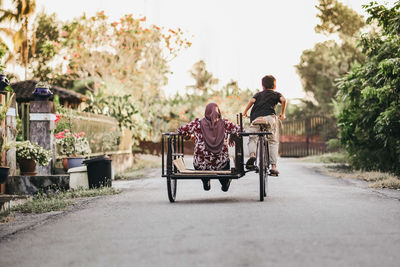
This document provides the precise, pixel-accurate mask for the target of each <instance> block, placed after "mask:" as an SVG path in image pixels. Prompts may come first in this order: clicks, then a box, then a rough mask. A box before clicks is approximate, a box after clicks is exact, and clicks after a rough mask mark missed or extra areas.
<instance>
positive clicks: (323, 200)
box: [0, 159, 400, 267]
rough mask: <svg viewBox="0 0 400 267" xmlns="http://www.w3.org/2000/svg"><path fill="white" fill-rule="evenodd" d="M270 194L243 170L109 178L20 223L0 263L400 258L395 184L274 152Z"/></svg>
mask: <svg viewBox="0 0 400 267" xmlns="http://www.w3.org/2000/svg"><path fill="white" fill-rule="evenodd" d="M279 167H280V168H279V169H280V171H281V175H280V177H279V178H275V177H273V178H271V179H270V183H269V197H268V198H267V199H266V201H265V202H259V201H258V198H259V196H258V177H257V175H256V174H248V175H246V176H245V177H243V178H241V179H239V180H238V181H233V182H232V184H231V188H230V189H229V191H228V192H226V193H225V192H222V191H221V190H220V185H219V182H218V181H213V182H212V184H211V187H212V188H211V191H209V192H206V191H203V189H202V185H201V182H200V181H178V192H177V202H176V203H173V204H171V203H169V201H168V197H167V191H166V183H165V180H164V179H162V178H160V177H159V176H158V175H159V174H158V172H155V173H154V172H153V173H150V174H151V176H152V177H153V178H150V179H141V180H134V181H127V182H114V186H116V187H120V188H125V189H124V192H123V193H121V194H119V195H116V196H108V197H104V198H100V199H97V200H95V201H92V202H90V203H88V204H86V205H85V206H84V207H81V208H79V209H76V210H73V211H71V212H66V213H64V214H62V215H59V216H55V217H54V218H51V219H48V220H46V221H45V223H41V224H39V225H36V226H34V227H31V229H27V230H25V231H20V232H18V233H17V234H15V235H12V236H10V237H9V238H8V239H3V240H2V241H1V244H0V266H1V267H6V266H7V267H8V266H324V267H326V266H400V201H399V199H400V192H399V191H397V192H396V191H391V192H390V193H387V191H384V190H373V189H369V188H367V187H366V185H365V184H364V183H354V182H351V181H348V180H343V179H336V178H331V177H328V176H325V175H322V174H319V173H318V172H316V171H315V170H314V169H313V168H312V165H310V164H304V163H300V162H298V161H296V160H291V159H281V161H280V166H279Z"/></svg>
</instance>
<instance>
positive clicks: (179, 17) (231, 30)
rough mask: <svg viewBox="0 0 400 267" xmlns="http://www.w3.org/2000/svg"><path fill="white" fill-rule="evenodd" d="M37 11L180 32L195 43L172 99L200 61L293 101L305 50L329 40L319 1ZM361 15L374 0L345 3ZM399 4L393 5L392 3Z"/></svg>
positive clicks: (95, 4)
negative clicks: (101, 15) (142, 22)
mask: <svg viewBox="0 0 400 267" xmlns="http://www.w3.org/2000/svg"><path fill="white" fill-rule="evenodd" d="M36 2H37V10H41V9H42V8H43V7H44V9H45V10H46V12H47V13H53V12H55V13H56V14H57V16H58V18H59V19H61V20H69V19H72V18H73V17H76V16H79V15H82V13H83V12H86V14H87V15H94V14H95V13H96V12H97V11H100V10H104V11H105V14H106V15H107V16H109V17H110V19H111V20H117V19H118V18H120V17H121V16H123V15H125V14H133V15H134V17H139V16H142V15H144V16H146V17H147V21H148V22H149V23H151V24H156V25H159V26H162V27H172V28H177V27H180V28H182V29H184V30H185V31H187V32H188V33H189V35H194V37H193V38H190V41H192V42H193V45H192V47H191V48H189V49H187V50H186V51H183V52H182V53H181V54H180V55H179V56H178V57H177V58H176V59H175V60H174V61H173V62H171V67H172V71H173V74H172V75H171V76H170V78H169V84H168V86H166V88H165V90H166V93H167V94H171V93H174V92H177V91H179V92H184V91H185V86H186V85H189V84H193V83H194V81H193V80H192V78H190V76H189V73H188V71H189V69H190V68H191V67H192V65H193V64H194V63H195V62H197V61H198V60H200V59H203V60H204V61H205V62H206V64H207V69H208V70H209V71H211V72H212V73H213V74H214V76H215V77H217V78H219V79H220V84H219V86H220V87H222V85H224V84H226V83H227V82H228V81H229V80H230V79H233V80H237V81H238V82H239V86H240V87H241V88H243V89H244V88H250V89H251V90H256V89H259V88H260V80H261V78H262V77H263V76H264V75H266V74H272V75H274V76H275V77H276V78H277V87H278V91H280V92H282V93H283V95H284V96H286V97H287V98H301V97H303V96H304V92H303V90H302V87H301V83H300V79H299V77H298V75H297V74H296V71H295V69H294V65H296V64H298V62H299V60H300V55H301V53H302V51H303V50H305V49H309V48H312V47H313V46H314V44H315V43H316V42H320V41H323V40H325V37H324V36H321V35H318V34H316V33H315V32H314V27H315V25H316V24H317V23H318V19H317V18H316V13H317V10H316V8H315V5H316V4H317V3H318V1H317V0H280V1H278V0H201V1H199V0H130V1H128V0H68V1H65V0H36ZM342 2H343V3H345V4H347V5H348V6H350V7H352V8H353V9H355V10H356V11H357V12H359V13H363V11H362V8H361V5H362V4H367V3H368V2H369V0H366V1H365V0H342ZM389 2H393V1H389Z"/></svg>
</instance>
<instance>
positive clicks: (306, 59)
mask: <svg viewBox="0 0 400 267" xmlns="http://www.w3.org/2000/svg"><path fill="white" fill-rule="evenodd" d="M316 8H317V9H318V10H319V11H320V13H319V14H318V15H317V17H318V18H320V20H321V23H320V24H319V25H317V26H316V27H315V31H316V32H318V33H324V34H327V35H330V34H338V35H339V37H340V42H336V41H334V40H329V41H326V42H323V43H317V44H316V45H315V46H314V48H313V49H309V50H305V51H303V54H302V55H301V57H300V63H299V64H298V65H297V66H295V67H296V70H297V73H298V74H299V75H300V78H301V81H302V84H303V89H304V90H305V91H306V93H308V94H309V95H310V96H311V98H313V99H314V101H313V102H315V103H316V104H314V107H313V112H314V113H319V112H322V113H325V114H329V113H332V109H333V107H332V100H333V99H334V97H335V95H336V94H337V91H338V89H337V86H336V79H338V78H339V77H341V76H342V75H344V74H345V73H347V72H348V71H349V70H350V68H351V66H352V65H353V64H355V63H357V62H359V63H361V62H363V60H364V57H363V55H362V53H361V51H360V49H359V48H357V44H356V35H357V34H358V33H359V32H360V29H361V28H362V27H363V26H364V25H365V22H364V20H363V18H362V17H361V16H360V15H358V14H357V13H356V12H355V11H354V10H352V9H350V8H349V7H347V6H345V5H343V4H342V3H340V2H338V1H337V0H319V5H318V6H316ZM310 103H312V102H309V103H308V104H307V106H308V108H309V107H310V105H309V104H310Z"/></svg>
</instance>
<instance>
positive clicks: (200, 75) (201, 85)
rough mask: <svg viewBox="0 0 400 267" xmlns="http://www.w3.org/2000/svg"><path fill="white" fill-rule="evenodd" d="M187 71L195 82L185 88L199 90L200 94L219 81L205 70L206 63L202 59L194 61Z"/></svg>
mask: <svg viewBox="0 0 400 267" xmlns="http://www.w3.org/2000/svg"><path fill="white" fill-rule="evenodd" d="M189 73H190V76H192V78H193V79H194V80H195V81H196V83H195V84H194V85H189V86H187V87H186V88H187V89H192V90H193V91H194V92H200V93H201V94H204V93H207V90H211V89H212V88H213V87H214V86H215V85H217V84H218V82H219V81H218V79H217V78H215V77H214V76H213V74H212V73H211V72H209V71H208V70H207V68H206V63H205V62H204V61H203V60H200V61H198V62H196V63H195V64H194V65H193V67H192V69H191V70H190V71H189Z"/></svg>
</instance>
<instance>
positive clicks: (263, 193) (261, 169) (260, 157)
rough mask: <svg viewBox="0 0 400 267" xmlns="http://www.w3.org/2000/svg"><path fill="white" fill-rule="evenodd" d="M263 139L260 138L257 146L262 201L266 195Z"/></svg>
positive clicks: (266, 175) (265, 163)
mask: <svg viewBox="0 0 400 267" xmlns="http://www.w3.org/2000/svg"><path fill="white" fill-rule="evenodd" d="M265 143H266V142H265V140H264V137H262V138H260V141H259V146H258V148H259V149H258V168H259V172H258V173H259V176H260V201H264V197H265V196H267V191H266V188H265V187H266V186H265V184H266V182H267V179H268V178H267V177H268V174H267V168H268V167H267V166H266V165H267V162H266V160H265V159H266V152H267V151H266V150H265Z"/></svg>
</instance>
